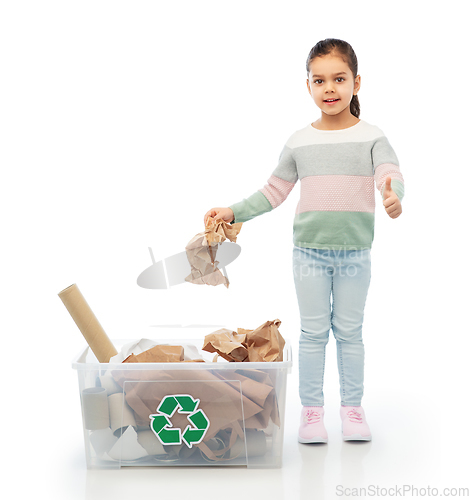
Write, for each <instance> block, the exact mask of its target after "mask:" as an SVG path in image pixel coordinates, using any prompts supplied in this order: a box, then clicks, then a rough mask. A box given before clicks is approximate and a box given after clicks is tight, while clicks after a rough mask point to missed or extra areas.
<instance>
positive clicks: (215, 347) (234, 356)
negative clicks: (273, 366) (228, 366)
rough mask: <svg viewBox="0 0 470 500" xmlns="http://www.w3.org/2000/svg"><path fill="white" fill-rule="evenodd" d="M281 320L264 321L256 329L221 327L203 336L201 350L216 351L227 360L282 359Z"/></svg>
mask: <svg viewBox="0 0 470 500" xmlns="http://www.w3.org/2000/svg"><path fill="white" fill-rule="evenodd" d="M280 324H281V321H280V320H279V319H275V320H274V321H266V322H265V323H263V324H262V325H261V326H259V327H258V328H256V330H245V329H243V328H238V329H237V333H235V332H233V331H231V330H227V329H226V328H222V329H221V330H217V331H216V332H213V333H210V334H209V335H206V336H205V337H204V345H203V347H202V349H203V351H207V352H216V353H217V354H218V355H220V356H222V357H223V358H224V359H226V360H227V361H251V362H257V361H265V362H272V361H282V360H283V350H284V345H285V340H284V338H283V337H282V335H281V333H280V332H279V329H278V327H279V325H280Z"/></svg>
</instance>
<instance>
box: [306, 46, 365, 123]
mask: <svg viewBox="0 0 470 500" xmlns="http://www.w3.org/2000/svg"><path fill="white" fill-rule="evenodd" d="M331 53H337V54H339V55H341V56H343V57H344V58H345V60H346V63H347V64H348V66H349V69H350V70H351V71H352V74H353V76H354V78H356V76H357V57H356V54H355V52H354V50H353V48H352V47H351V45H349V43H348V42H345V41H344V40H338V39H337V38H326V39H325V40H320V41H319V42H318V43H317V44H316V45H315V46H314V47H312V49H311V50H310V53H309V54H308V57H307V75H308V74H309V72H310V67H309V66H310V63H311V62H312V61H313V60H314V59H315V57H321V56H326V55H328V54H331ZM349 110H350V111H351V114H352V115H354V116H355V117H356V118H359V114H360V112H361V108H360V106H359V98H358V97H357V95H353V97H352V99H351V103H350V105H349Z"/></svg>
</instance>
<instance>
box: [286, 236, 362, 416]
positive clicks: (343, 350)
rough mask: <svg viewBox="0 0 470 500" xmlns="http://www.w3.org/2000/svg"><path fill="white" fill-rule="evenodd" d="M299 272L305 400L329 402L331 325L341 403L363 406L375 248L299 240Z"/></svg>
mask: <svg viewBox="0 0 470 500" xmlns="http://www.w3.org/2000/svg"><path fill="white" fill-rule="evenodd" d="M293 273H294V282H295V289H296V292H297V300H298V303H299V311H300V325H301V334H300V343H299V393H300V399H301V402H302V405H303V406H323V404H324V398H323V376H324V372H325V348H326V344H327V343H328V337H329V332H330V328H331V329H332V330H333V335H334V337H335V339H336V350H337V360H338V372H339V382H340V394H341V405H343V406H360V405H361V400H362V395H363V391H364V344H363V343H362V321H363V317H364V307H365V303H366V297H367V291H368V289H369V284H370V277H371V260H370V249H365V250H324V249H315V248H301V247H297V246H294V251H293ZM330 296H331V298H332V301H331V302H330Z"/></svg>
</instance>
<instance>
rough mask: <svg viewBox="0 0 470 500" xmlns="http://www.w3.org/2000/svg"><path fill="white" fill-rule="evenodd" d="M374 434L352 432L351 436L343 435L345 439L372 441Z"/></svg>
mask: <svg viewBox="0 0 470 500" xmlns="http://www.w3.org/2000/svg"><path fill="white" fill-rule="evenodd" d="M371 439H372V436H362V435H361V434H351V435H350V436H343V441H370V440H371Z"/></svg>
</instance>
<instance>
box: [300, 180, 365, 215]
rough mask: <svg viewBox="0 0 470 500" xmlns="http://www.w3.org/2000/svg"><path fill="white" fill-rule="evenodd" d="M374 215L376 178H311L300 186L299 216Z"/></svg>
mask: <svg viewBox="0 0 470 500" xmlns="http://www.w3.org/2000/svg"><path fill="white" fill-rule="evenodd" d="M315 210H319V211H336V212H374V211H375V197H374V178H373V177H372V176H370V177H367V176H361V175H312V176H308V177H304V178H303V179H302V180H301V183H300V201H299V204H298V205H297V210H296V213H297V214H300V213H303V212H312V211H315Z"/></svg>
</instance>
